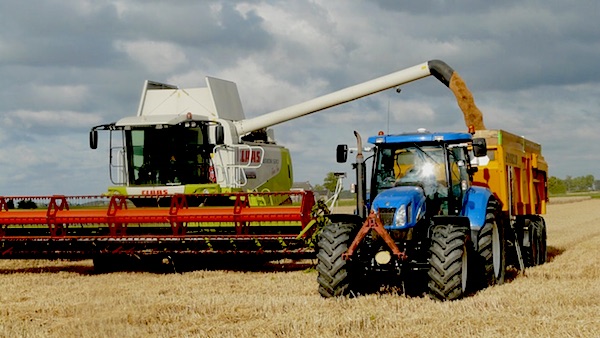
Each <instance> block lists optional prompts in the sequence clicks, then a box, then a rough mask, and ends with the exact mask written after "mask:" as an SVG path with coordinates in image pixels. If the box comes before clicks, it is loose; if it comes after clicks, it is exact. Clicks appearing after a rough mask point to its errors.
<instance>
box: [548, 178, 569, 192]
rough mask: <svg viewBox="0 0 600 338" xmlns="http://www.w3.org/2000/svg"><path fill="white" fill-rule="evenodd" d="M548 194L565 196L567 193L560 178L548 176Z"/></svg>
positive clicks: (565, 186)
mask: <svg viewBox="0 0 600 338" xmlns="http://www.w3.org/2000/svg"><path fill="white" fill-rule="evenodd" d="M548 192H549V193H550V194H554V195H557V194H565V193H567V185H566V184H565V181H563V180H561V179H560V178H558V177H554V176H550V178H549V179H548Z"/></svg>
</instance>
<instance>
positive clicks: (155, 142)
mask: <svg viewBox="0 0 600 338" xmlns="http://www.w3.org/2000/svg"><path fill="white" fill-rule="evenodd" d="M124 133H125V147H126V161H127V175H128V182H129V185H179V184H195V183H196V184H197V183H209V182H210V177H209V167H210V152H211V149H210V147H209V145H208V142H207V141H208V136H207V128H206V125H204V124H200V125H199V126H197V127H193V128H190V127H184V126H179V125H178V126H168V127H166V126H164V127H163V128H156V127H154V126H153V127H145V128H135V129H131V130H125V131H124Z"/></svg>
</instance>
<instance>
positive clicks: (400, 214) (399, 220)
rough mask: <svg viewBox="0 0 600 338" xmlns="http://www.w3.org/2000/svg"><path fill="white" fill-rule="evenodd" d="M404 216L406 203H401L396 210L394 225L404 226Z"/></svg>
mask: <svg viewBox="0 0 600 338" xmlns="http://www.w3.org/2000/svg"><path fill="white" fill-rule="evenodd" d="M406 216H407V214H406V205H404V204H403V205H401V206H400V207H399V208H398V209H397V210H396V217H395V219H394V225H395V226H398V227H401V226H404V225H405V224H406Z"/></svg>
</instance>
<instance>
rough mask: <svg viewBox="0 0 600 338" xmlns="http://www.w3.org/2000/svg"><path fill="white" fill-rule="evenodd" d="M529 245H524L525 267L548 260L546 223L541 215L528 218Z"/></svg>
mask: <svg viewBox="0 0 600 338" xmlns="http://www.w3.org/2000/svg"><path fill="white" fill-rule="evenodd" d="M528 221H529V232H528V236H529V238H528V241H529V246H523V261H524V263H525V267H532V266H536V265H540V264H544V263H545V262H546V257H547V252H546V250H547V248H546V224H545V223H544V219H543V218H541V217H534V218H531V219H528Z"/></svg>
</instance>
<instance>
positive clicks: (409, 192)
mask: <svg viewBox="0 0 600 338" xmlns="http://www.w3.org/2000/svg"><path fill="white" fill-rule="evenodd" d="M401 206H404V207H408V208H409V210H408V216H409V219H407V220H406V224H404V225H403V226H393V225H390V224H384V226H385V228H386V229H388V230H400V229H407V228H411V227H413V226H415V225H416V223H417V221H418V219H417V217H418V216H419V215H424V214H425V211H426V210H425V195H424V193H423V189H421V188H419V187H410V186H402V187H395V188H390V189H388V190H384V191H382V192H381V193H380V194H378V195H377V197H375V200H374V201H373V210H375V211H376V212H377V211H378V210H379V208H395V209H396V212H395V213H394V218H393V219H395V218H396V214H397V213H398V211H399V208H400V207H401Z"/></svg>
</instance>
